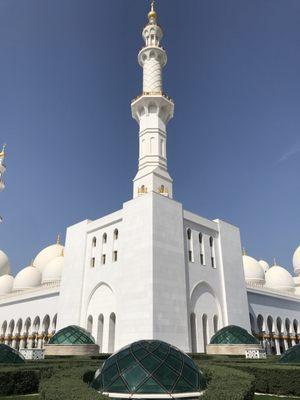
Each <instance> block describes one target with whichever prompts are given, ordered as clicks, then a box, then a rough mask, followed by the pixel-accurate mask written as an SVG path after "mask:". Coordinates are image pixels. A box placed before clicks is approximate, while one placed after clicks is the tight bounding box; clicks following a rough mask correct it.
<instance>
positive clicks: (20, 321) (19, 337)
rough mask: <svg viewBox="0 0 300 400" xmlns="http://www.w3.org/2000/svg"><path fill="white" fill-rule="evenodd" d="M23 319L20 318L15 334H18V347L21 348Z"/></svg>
mask: <svg viewBox="0 0 300 400" xmlns="http://www.w3.org/2000/svg"><path fill="white" fill-rule="evenodd" d="M22 327H23V321H22V319H21V318H20V319H19V320H18V322H17V325H16V330H15V336H16V349H17V350H19V349H20V344H21V333H22Z"/></svg>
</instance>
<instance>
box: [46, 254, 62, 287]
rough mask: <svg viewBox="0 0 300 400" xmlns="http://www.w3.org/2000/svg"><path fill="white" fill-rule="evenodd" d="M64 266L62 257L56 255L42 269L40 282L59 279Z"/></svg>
mask: <svg viewBox="0 0 300 400" xmlns="http://www.w3.org/2000/svg"><path fill="white" fill-rule="evenodd" d="M63 266H64V257H63V256H60V257H56V258H54V259H53V260H52V261H50V262H49V263H48V264H47V265H46V267H45V268H44V270H43V280H42V283H47V282H53V281H60V279H61V274H62V270H63Z"/></svg>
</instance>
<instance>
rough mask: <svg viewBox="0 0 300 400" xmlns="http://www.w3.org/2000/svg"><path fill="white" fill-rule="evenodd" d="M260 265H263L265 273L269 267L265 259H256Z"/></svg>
mask: <svg viewBox="0 0 300 400" xmlns="http://www.w3.org/2000/svg"><path fill="white" fill-rule="evenodd" d="M258 262H259V263H260V265H261V266H262V267H263V270H264V273H266V272H267V271H268V270H269V269H270V265H269V264H268V263H267V261H265V260H259V261H258Z"/></svg>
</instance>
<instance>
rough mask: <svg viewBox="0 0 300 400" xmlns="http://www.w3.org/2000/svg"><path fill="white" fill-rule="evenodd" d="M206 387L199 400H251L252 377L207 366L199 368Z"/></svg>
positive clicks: (235, 371)
mask: <svg viewBox="0 0 300 400" xmlns="http://www.w3.org/2000/svg"><path fill="white" fill-rule="evenodd" d="M201 369H202V371H203V372H204V374H205V377H206V379H207V381H208V387H207V390H206V391H205V393H204V395H203V396H202V397H201V400H216V399H218V400H252V399H253V397H254V376H252V375H250V374H247V373H245V372H240V371H237V370H235V369H233V368H232V369H230V368H225V367H218V366H209V367H204V368H201Z"/></svg>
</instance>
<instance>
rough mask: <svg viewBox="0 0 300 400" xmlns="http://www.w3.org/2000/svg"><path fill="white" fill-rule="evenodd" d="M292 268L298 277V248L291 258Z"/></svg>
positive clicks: (299, 268)
mask: <svg viewBox="0 0 300 400" xmlns="http://www.w3.org/2000/svg"><path fill="white" fill-rule="evenodd" d="M293 266H294V271H295V274H296V275H300V246H299V247H298V248H297V249H296V251H295V253H294V257H293Z"/></svg>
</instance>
